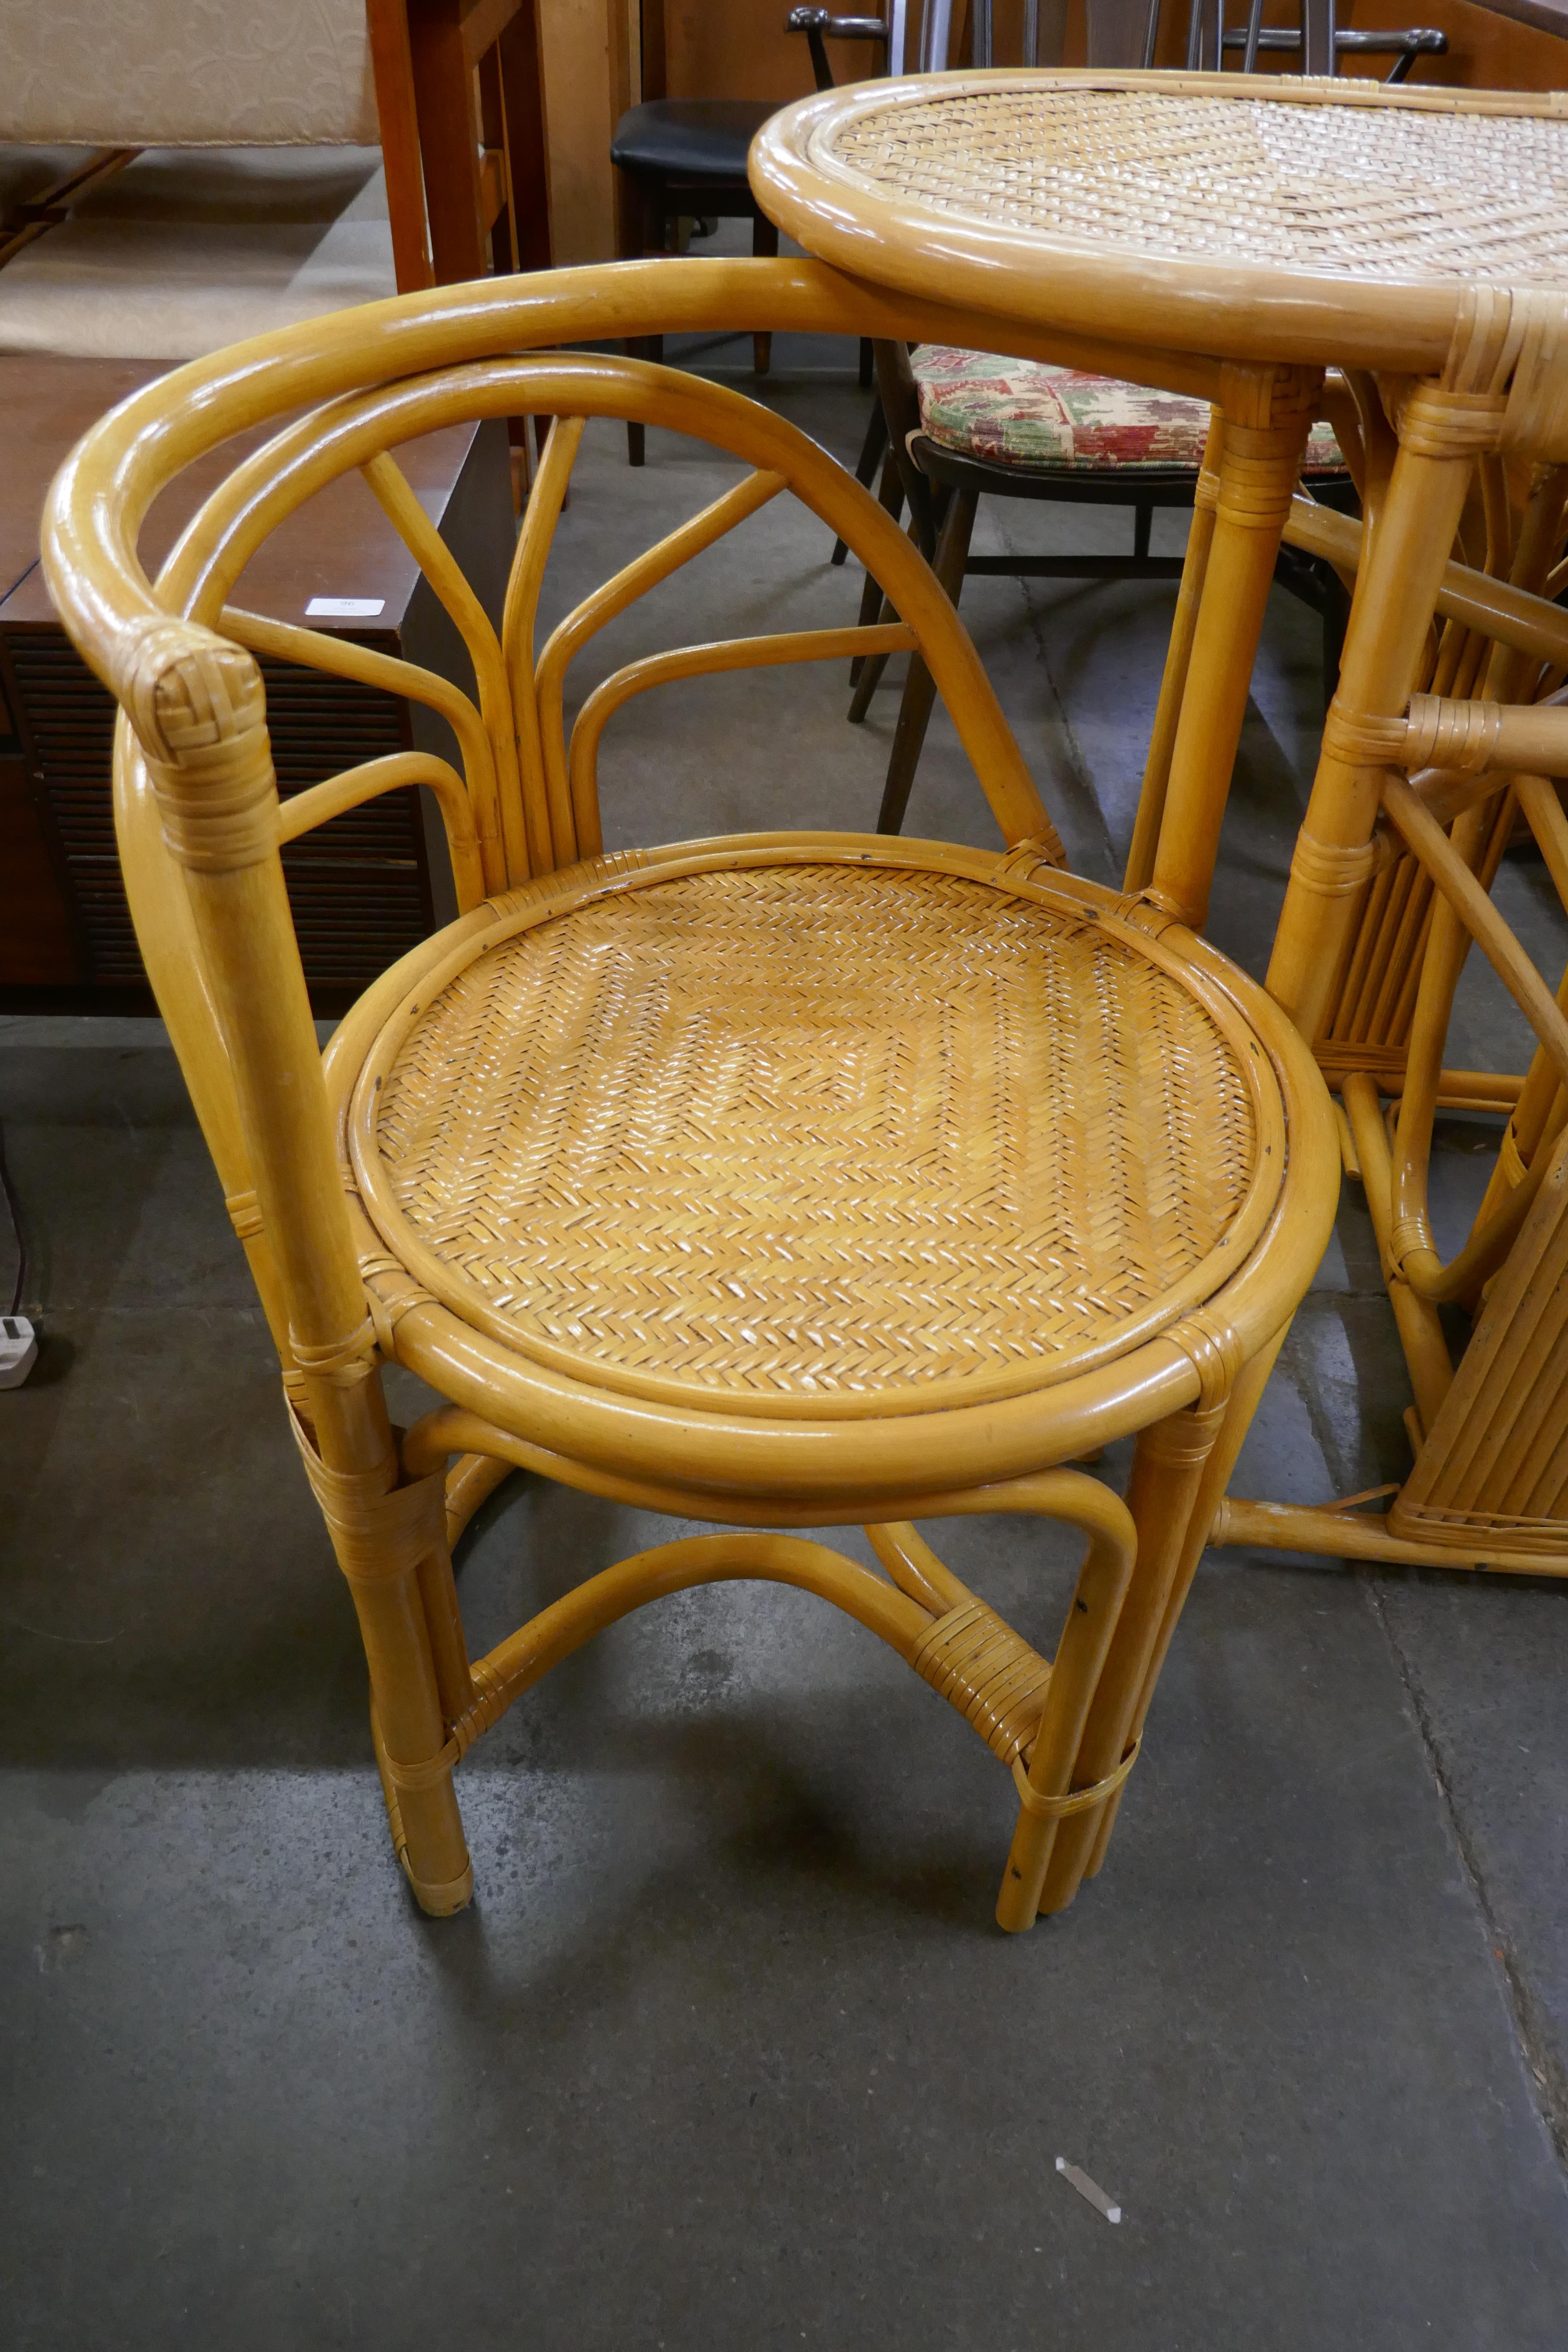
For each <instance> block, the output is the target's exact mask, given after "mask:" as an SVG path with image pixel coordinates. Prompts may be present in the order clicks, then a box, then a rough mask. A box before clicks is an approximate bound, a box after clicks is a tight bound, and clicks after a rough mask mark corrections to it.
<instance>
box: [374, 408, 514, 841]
mask: <svg viewBox="0 0 1568 2352" xmlns="http://www.w3.org/2000/svg"><path fill="white" fill-rule="evenodd" d="M360 472H361V474H362V475H363V478H364V479H365V480H366V481H367V482H368V483H369V485H370V487H371V488H372V489H373V490H374V493H375V497H376V500H377V503H378V504H379V506H380V507H381V509H382V512H383V513H384V515H385V516H386V519H387V520H388V521H389V522H390V523H391V524H392V527H393V529H394V530H395V531H396V533H397V535H398V537H399V539H401V540H402V541H403V543H404V545H405V547H406V548H407V550H408V552H409V553H410V555H412V557H413V558H414V561H415V562H416V563H417V564H418V566H419V569H420V570H421V572H423V573H424V574H425V577H426V580H428V582H429V583H430V585H431V587H432V588H433V589H434V590H435V592H436V593H437V596H438V597H439V598H440V600H441V603H442V604H443V605H444V606H445V608H446V611H447V614H448V616H449V618H450V619H451V621H452V623H453V625H455V627H456V628H457V630H458V634H459V635H460V636H461V638H462V640H463V643H464V645H465V646H467V648H468V659H469V660H470V661H471V662H472V663H473V666H474V677H475V678H476V680H477V681H478V685H479V714H480V716H481V718H482V719H483V720H484V722H485V733H486V735H487V736H488V737H489V746H490V758H491V760H492V761H493V762H494V765H495V778H496V791H497V794H498V797H499V799H500V833H501V844H502V846H503V848H504V850H505V852H506V866H507V878H508V880H509V881H510V882H526V881H527V880H528V877H529V866H528V835H527V831H526V827H525V825H524V822H523V814H522V794H521V785H520V783H519V781H518V768H517V730H516V729H515V727H514V726H513V724H512V715H511V697H510V695H509V693H508V692H507V684H506V672H505V670H504V668H503V667H502V666H501V657H500V638H499V637H498V636H497V635H496V633H495V631H494V629H492V628H491V626H490V624H489V617H488V615H487V614H486V612H485V608H484V606H483V605H482V604H480V602H479V598H478V597H477V596H476V595H475V593H474V592H473V590H472V589H471V588H470V587H469V585H468V581H467V580H466V578H465V577H464V575H463V567H462V565H461V564H460V563H459V562H458V560H457V558H456V556H455V555H454V554H453V553H452V551H451V549H450V548H449V547H448V546H447V542H446V541H445V540H444V539H443V538H442V536H441V534H440V532H439V531H438V530H437V528H436V526H435V524H434V523H433V522H432V521H431V520H430V518H429V516H428V515H427V514H426V511H425V509H424V508H423V507H422V506H421V505H420V503H419V501H418V499H416V497H415V495H414V493H413V491H412V490H411V489H410V488H409V487H408V483H407V481H406V479H405V476H404V474H403V470H402V468H401V467H399V466H398V465H397V463H396V461H395V459H394V458H392V457H388V456H387V454H386V452H385V451H384V450H383V451H382V452H381V453H380V454H379V455H378V456H376V457H367V458H366V459H365V461H364V463H363V465H362V466H361V467H360Z"/></svg>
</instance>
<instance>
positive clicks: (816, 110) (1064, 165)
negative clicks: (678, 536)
mask: <svg viewBox="0 0 1568 2352" xmlns="http://www.w3.org/2000/svg"><path fill="white" fill-rule="evenodd" d="M751 177H752V189H753V191H754V193H755V194H756V196H757V198H758V201H759V202H760V203H761V204H762V205H763V209H764V210H765V211H766V212H767V213H768V214H769V215H770V216H771V217H772V218H773V220H774V221H776V222H777V223H778V224H779V226H781V227H782V228H784V229H786V230H787V231H788V232H789V234H790V235H791V236H794V237H795V238H796V239H797V241H798V242H799V243H800V244H801V245H803V246H804V247H805V249H806V251H807V252H809V253H812V254H815V255H816V256H817V257H819V258H820V259H822V260H825V261H830V262H833V263H836V264H837V266H838V267H839V268H843V269H847V270H849V271H851V272H853V273H854V274H855V275H856V276H858V277H860V278H868V279H870V280H872V281H874V282H876V283H879V284H887V285H892V286H897V287H900V288H901V289H904V290H906V291H913V292H919V293H923V294H934V295H937V296H940V297H944V298H946V299H961V300H963V302H965V303H967V304H970V305H972V306H976V307H979V308H981V309H984V310H987V311H992V312H995V313H998V314H1001V315H1005V316H1006V317H1009V318H1012V319H1016V320H1020V321H1023V322H1026V323H1027V324H1029V325H1031V326H1034V325H1044V326H1052V325H1054V326H1057V327H1060V328H1063V329H1068V330H1074V331H1079V332H1084V333H1094V334H1099V335H1111V336H1115V337H1118V338H1121V337H1125V338H1126V339H1127V340H1129V341H1136V342H1142V343H1149V344H1153V343H1162V344H1166V345H1173V346H1175V347H1176V348H1179V349H1187V350H1194V349H1195V350H1202V351H1205V352H1212V353H1216V354H1217V355H1218V356H1220V357H1222V358H1233V359H1244V360H1254V361H1257V360H1283V361H1289V362H1298V363H1303V364H1308V365H1310V364H1322V363H1326V362H1331V361H1337V362H1342V363H1346V364H1352V363H1364V364H1368V365H1375V366H1377V367H1380V368H1388V369H1394V370H1400V369H1409V370H1416V371H1426V370H1430V369H1431V368H1433V367H1436V366H1439V365H1440V364H1441V363H1442V362H1443V359H1444V357H1445V356H1446V354H1447V350H1448V345H1449V341H1450V339H1451V337H1452V334H1453V331H1454V326H1455V321H1456V319H1457V316H1458V310H1459V305H1460V303H1461V301H1462V300H1463V299H1464V298H1465V295H1466V292H1467V289H1471V288H1474V287H1475V286H1477V285H1478V284H1482V285H1486V286H1489V287H1508V288H1510V289H1536V288H1539V289H1553V290H1559V289H1563V287H1564V285H1568V94H1564V93H1561V92H1552V93H1549V94H1545V95H1534V94H1524V93H1519V92H1512V91H1470V90H1447V89H1444V90H1435V89H1394V90H1390V89H1385V88H1384V87H1383V86H1381V85H1379V84H1375V83H1347V82H1343V81H1337V80H1336V81H1310V80H1303V79H1301V78H1300V77H1289V78H1285V77H1281V78H1268V79H1265V78H1261V77H1257V76H1247V77H1243V76H1241V75H1239V74H1237V75H1234V76H1221V75H1217V74H1205V75H1186V74H1162V73H1138V74H1134V73H1128V74H1108V73H1099V72H1085V71H1079V72H1029V71H1025V70H1017V71H1011V72H993V73H968V74H961V73H945V74H927V75H919V76H910V77H909V78H907V79H901V80H897V81H878V82H864V83H860V84H858V85H857V86H855V87H853V88H851V89H841V90H830V91H826V92H824V93H822V94H821V95H819V96H818V97H816V98H813V99H808V100H803V101H802V102H801V103H799V104H798V105H795V106H792V107H788V108H786V109H785V110H784V112H782V113H781V114H778V115H775V116H774V117H773V121H771V122H769V123H767V124H766V125H765V126H764V127H763V130H762V131H760V132H759V133H758V135H757V139H756V142H755V143H754V145H753V147H752V161H751Z"/></svg>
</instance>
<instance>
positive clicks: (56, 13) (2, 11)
mask: <svg viewBox="0 0 1568 2352" xmlns="http://www.w3.org/2000/svg"><path fill="white" fill-rule="evenodd" d="M0 58H4V59H5V76H4V86H3V88H0V139H5V140H7V141H11V142H15V143H16V145H17V146H28V147H52V146H56V145H68V146H70V145H79V146H86V147H253V146H254V147H335V146H350V147H370V146H374V145H377V144H379V142H380V139H381V126H380V123H379V121H378V119H377V116H376V110H375V87H374V81H373V79H372V77H371V63H370V37H369V33H368V31H367V28H366V23H365V9H364V0H264V5H262V6H261V7H259V8H236V7H235V6H234V5H232V0H132V5H130V6H127V5H126V0H71V5H69V6H68V7H58V6H53V7H51V6H48V5H39V0H0ZM171 356H173V354H171Z"/></svg>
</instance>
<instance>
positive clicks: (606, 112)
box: [539, 0, 629, 267]
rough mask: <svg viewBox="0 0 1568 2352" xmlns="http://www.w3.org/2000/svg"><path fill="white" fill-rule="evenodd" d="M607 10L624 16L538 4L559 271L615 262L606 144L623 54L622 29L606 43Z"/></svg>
mask: <svg viewBox="0 0 1568 2352" xmlns="http://www.w3.org/2000/svg"><path fill="white" fill-rule="evenodd" d="M612 10H616V11H623V10H624V0H540V8H539V41H540V50H541V54H542V58H543V61H544V112H545V123H546V128H547V131H548V133H549V141H550V205H551V236H552V245H553V247H554V253H555V260H556V265H557V267H560V266H561V265H563V264H570V263H572V262H582V261H611V260H613V259H614V258H615V253H616V198H615V186H614V183H615V176H616V175H615V173H614V171H613V170H612V168H611V164H610V137H611V133H612V132H613V131H614V130H615V124H616V114H617V113H618V111H619V110H618V109H617V108H616V96H617V94H618V90H617V82H618V79H619V77H618V75H617V74H616V63H617V61H618V60H620V59H624V58H626V57H627V54H628V52H627V43H626V33H625V31H624V30H621V29H619V28H617V31H616V38H615V39H614V40H612V37H611V21H610V19H611V12H612ZM624 21H625V20H624V14H623V17H622V22H623V25H624ZM627 87H628V89H629V81H628V84H627Z"/></svg>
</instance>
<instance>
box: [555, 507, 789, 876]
mask: <svg viewBox="0 0 1568 2352" xmlns="http://www.w3.org/2000/svg"><path fill="white" fill-rule="evenodd" d="M787 487H788V485H787V483H786V482H785V480H784V476H783V475H782V474H772V473H767V472H765V471H763V470H761V469H759V470H758V471H757V472H756V473H753V474H752V475H751V476H750V477H749V478H747V479H746V480H745V481H743V482H740V483H737V485H736V487H735V488H733V489H732V490H726V491H725V492H724V494H723V496H722V497H721V498H717V499H714V500H713V502H712V504H711V505H710V506H706V507H704V508H703V509H702V510H701V512H700V513H699V514H694V515H692V516H691V517H690V519H689V520H688V521H686V522H683V523H682V524H680V526H679V529H678V530H672V531H669V532H668V533H667V535H666V536H665V537H664V538H663V539H661V540H659V541H658V542H657V544H656V545H654V546H653V547H649V548H647V549H645V550H644V551H643V553H642V554H641V555H639V556H637V558H636V560H635V561H634V562H631V563H628V564H626V566H625V567H624V568H623V569H622V570H621V571H619V572H616V575H615V577H614V578H613V579H610V580H606V581H604V582H603V583H601V584H600V586H599V587H597V588H595V591H594V593H593V594H592V595H591V596H585V597H584V599H583V602H582V603H581V604H579V605H577V606H576V608H575V609H574V611H573V612H570V613H568V614H567V615H566V618H565V619H564V620H563V622H562V623H561V624H560V625H559V626H558V627H557V628H555V629H552V632H551V634H550V635H549V637H548V638H547V639H546V641H545V646H544V651H543V652H542V654H541V656H540V657H539V667H538V668H537V670H536V671H535V673H534V681H533V683H534V696H535V700H536V706H537V709H538V712H539V733H540V748H541V752H542V758H543V761H544V778H545V784H546V788H547V790H548V792H549V795H550V817H551V828H552V832H558V833H559V835H561V836H563V837H564V838H565V839H566V840H567V841H573V840H574V819H573V793H572V788H571V783H570V781H569V779H568V775H567V769H566V735H565V722H564V719H563V716H562V706H563V695H564V690H565V679H566V667H567V664H568V663H569V662H570V661H571V660H572V659H573V657H574V655H576V654H579V653H580V652H581V651H582V649H583V647H584V646H585V645H586V644H587V642H588V640H589V638H590V637H592V636H595V635H597V634H598V632H599V631H600V630H601V629H603V628H605V627H607V625H609V623H610V622H611V621H613V620H614V619H615V618H616V615H617V614H621V613H624V612H625V611H626V607H627V605H628V604H636V602H637V598H638V597H639V596H646V595H647V592H648V590H649V589H650V588H657V587H658V583H659V582H660V581H661V580H668V578H669V577H670V574H671V573H672V572H679V570H680V567H681V565H682V564H685V563H689V562H691V560H692V558H693V556H696V555H700V554H701V553H702V551H703V550H704V549H705V548H709V547H711V546H713V545H714V543H715V541H718V540H721V539H722V538H723V537H724V535H725V534H726V532H728V531H731V530H734V529H735V527H736V525H737V524H738V523H742V522H744V521H745V520H746V518H747V516H748V515H753V514H755V513H756V512H757V511H758V509H760V508H762V507H765V506H766V505H767V504H768V502H769V501H770V499H776V498H777V497H778V495H779V492H780V491H781V490H783V489H785V488H787ZM602 846H603V844H602V842H600V841H598V840H595V844H594V847H593V849H591V850H590V849H588V848H586V847H581V846H574V849H573V852H572V854H573V856H595V855H596V854H597V852H598V850H599V849H600V848H601V847H602Z"/></svg>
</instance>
